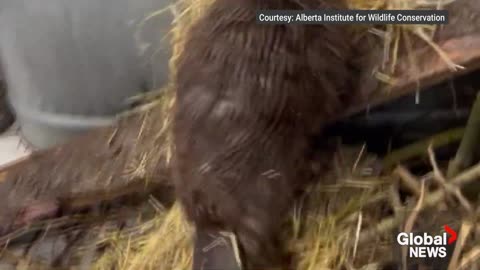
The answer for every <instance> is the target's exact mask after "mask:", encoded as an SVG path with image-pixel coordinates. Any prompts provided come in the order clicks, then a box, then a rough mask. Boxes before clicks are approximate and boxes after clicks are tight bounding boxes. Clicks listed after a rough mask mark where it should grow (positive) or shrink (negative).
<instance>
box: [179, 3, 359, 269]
mask: <svg viewBox="0 0 480 270" xmlns="http://www.w3.org/2000/svg"><path fill="white" fill-rule="evenodd" d="M329 2H332V3H334V4H340V2H341V1H338V0H330V1H327V0H323V1H321V0H316V1H315V0H309V1H303V3H302V1H300V0H243V1H238V0H237V1H230V0H217V1H216V2H215V3H214V4H213V5H212V7H211V8H210V10H209V11H208V12H207V14H206V16H205V17H203V18H202V19H200V21H199V22H197V23H196V25H195V26H194V27H192V29H191V31H190V32H189V33H188V37H189V38H188V43H187V45H186V49H185V52H184V53H183V54H182V55H181V57H180V59H179V64H178V75H177V77H176V83H177V86H178V89H177V104H176V111H175V119H174V123H175V125H174V138H175V139H176V142H175V144H176V155H175V158H176V162H175V164H176V165H175V176H176V179H175V180H176V181H175V182H176V187H177V195H178V196H179V198H180V200H181V201H182V202H183V204H184V207H185V209H186V213H187V215H188V217H189V218H190V219H191V220H192V221H193V222H194V223H195V224H196V226H198V227H199V228H202V229H222V230H231V231H234V232H235V233H236V234H237V236H238V238H239V240H240V243H241V246H242V247H243V249H244V251H245V254H246V258H247V260H248V263H249V266H250V267H251V268H257V267H271V266H274V265H276V264H280V263H281V262H282V256H281V253H282V252H281V250H280V245H279V242H278V240H279V238H278V237H279V235H280V233H279V232H280V227H281V224H282V222H283V221H284V218H285V216H286V214H287V213H288V211H289V209H290V207H291V206H292V204H293V201H292V200H293V199H294V195H295V192H296V191H297V190H302V189H303V188H304V187H305V185H306V184H308V183H309V182H310V181H311V180H312V178H313V171H312V166H311V156H312V155H311V150H312V149H311V148H312V147H311V137H312V136H315V135H318V134H319V133H320V131H321V129H322V127H323V124H324V123H326V122H327V121H329V120H330V119H332V118H333V116H334V115H335V114H338V113H339V112H341V111H342V110H344V109H345V106H347V104H348V102H349V97H350V96H352V95H353V93H352V91H353V89H354V88H353V86H352V83H353V81H354V78H355V76H354V75H353V74H352V72H351V69H350V67H349V65H348V59H349V58H350V57H351V53H352V50H351V47H350V46H349V41H350V36H349V34H348V30H347V29H346V28H345V27H344V26H340V25H329V26H326V25H316V26H313V25H310V26H307V25H276V26H273V25H259V24H257V23H256V22H255V14H256V10H257V8H262V9H307V8H308V9H310V8H312V9H318V8H322V7H330V6H332V5H330V3H329Z"/></svg>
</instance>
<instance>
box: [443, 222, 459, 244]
mask: <svg viewBox="0 0 480 270" xmlns="http://www.w3.org/2000/svg"><path fill="white" fill-rule="evenodd" d="M443 228H444V229H445V231H446V232H447V233H448V234H450V235H451V236H450V237H449V238H448V244H449V245H450V244H451V243H453V242H455V240H457V233H456V232H455V231H454V230H453V229H452V228H450V227H449V226H448V225H444V226H443Z"/></svg>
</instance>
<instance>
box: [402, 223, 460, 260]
mask: <svg viewBox="0 0 480 270" xmlns="http://www.w3.org/2000/svg"><path fill="white" fill-rule="evenodd" d="M443 228H444V230H445V232H444V233H442V234H441V235H434V236H433V235H430V234H428V233H423V234H414V233H406V232H401V233H399V234H398V235H397V242H398V244H399V245H401V246H407V247H408V257H410V258H445V257H447V245H451V244H453V243H455V241H456V240H457V233H456V232H455V231H454V230H453V229H452V228H450V227H449V226H448V225H444V226H443Z"/></svg>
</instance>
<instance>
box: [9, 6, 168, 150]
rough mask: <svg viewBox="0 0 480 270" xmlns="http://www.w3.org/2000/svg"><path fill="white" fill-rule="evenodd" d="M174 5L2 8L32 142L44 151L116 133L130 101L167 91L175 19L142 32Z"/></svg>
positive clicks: (21, 116) (17, 95)
mask: <svg viewBox="0 0 480 270" xmlns="http://www.w3.org/2000/svg"><path fill="white" fill-rule="evenodd" d="M169 2H170V1H154V0H81V1H78V0H43V1H38V0H4V1H2V2H1V3H0V5H1V6H0V60H1V63H2V66H3V70H4V73H5V77H6V81H7V86H8V97H9V101H10V103H11V105H12V107H13V109H14V111H15V114H16V117H17V120H18V122H19V125H20V127H21V132H22V135H23V136H24V137H25V139H26V140H27V141H28V142H30V143H31V144H32V145H33V146H34V147H38V148H45V147H49V146H52V145H55V144H58V143H62V142H64V141H66V140H68V139H70V138H71V137H72V136H76V135H78V134H81V133H83V132H85V131H87V130H90V129H92V128H96V127H100V126H105V125H109V124H111V123H112V121H114V119H115V117H114V116H115V115H116V114H118V113H119V112H121V111H123V110H125V109H126V108H127V107H128V104H127V102H126V101H127V99H128V98H129V97H131V96H135V95H138V94H140V93H142V92H144V91H146V90H147V89H152V88H157V87H159V86H161V85H163V84H164V83H165V81H166V80H167V78H168V59H169V56H170V50H169V49H168V48H169V46H168V45H169V44H168V40H167V39H164V37H165V34H166V33H167V31H168V30H169V29H170V23H171V20H172V15H171V13H168V12H166V13H163V14H161V15H159V16H157V17H155V18H153V19H152V20H150V21H148V22H147V23H146V24H145V25H144V28H143V29H141V31H140V32H137V31H138V25H139V23H140V21H141V20H142V19H144V18H145V17H146V16H147V15H148V14H149V13H152V12H154V11H156V10H159V9H162V8H165V6H167V5H168V3H169ZM138 37H140V38H138ZM154 52H155V54H154Z"/></svg>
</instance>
